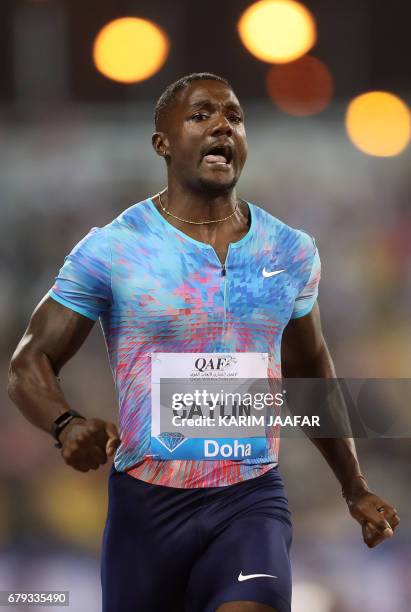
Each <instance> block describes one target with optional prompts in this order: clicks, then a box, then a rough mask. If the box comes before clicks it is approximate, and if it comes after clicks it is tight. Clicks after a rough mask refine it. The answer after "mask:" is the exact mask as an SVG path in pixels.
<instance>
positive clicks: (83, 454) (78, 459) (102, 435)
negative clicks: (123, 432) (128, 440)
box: [60, 418, 120, 472]
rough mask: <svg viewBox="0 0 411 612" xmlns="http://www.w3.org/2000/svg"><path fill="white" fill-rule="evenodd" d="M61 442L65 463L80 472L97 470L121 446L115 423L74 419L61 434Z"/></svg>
mask: <svg viewBox="0 0 411 612" xmlns="http://www.w3.org/2000/svg"><path fill="white" fill-rule="evenodd" d="M60 441H61V443H62V445H63V448H62V451H61V454H62V456H63V459H64V461H65V462H66V463H67V465H70V466H71V467H73V468H74V469H75V470H79V471H80V472H88V471H89V470H97V469H98V468H99V467H100V465H103V464H104V463H106V462H107V458H108V457H111V456H112V455H114V453H115V451H116V449H117V447H118V445H119V444H120V438H119V434H118V430H117V427H116V426H115V425H114V423H107V422H106V421H102V420H101V419H78V418H74V419H72V421H70V423H69V424H68V425H67V426H66V427H65V428H64V429H63V431H62V432H61V434H60Z"/></svg>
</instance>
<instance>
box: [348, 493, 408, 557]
mask: <svg viewBox="0 0 411 612" xmlns="http://www.w3.org/2000/svg"><path fill="white" fill-rule="evenodd" d="M345 497H346V501H347V504H348V508H349V511H350V514H351V516H352V517H353V518H354V519H355V520H356V521H358V523H360V525H361V528H362V536H363V540H364V542H365V544H366V545H367V546H368V547H369V548H374V546H377V545H378V544H380V543H381V542H383V541H384V540H387V539H388V538H392V536H393V535H394V531H395V529H396V528H397V527H398V525H399V523H400V519H399V517H398V514H397V510H396V509H395V508H394V507H393V506H392V505H391V504H390V503H389V502H387V501H385V500H384V499H382V498H381V497H379V496H378V495H374V493H371V491H369V490H367V489H365V490H364V489H363V490H361V489H360V490H358V489H357V491H355V490H354V491H352V492H350V493H349V494H348V495H346V496H345Z"/></svg>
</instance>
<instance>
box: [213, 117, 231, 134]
mask: <svg viewBox="0 0 411 612" xmlns="http://www.w3.org/2000/svg"><path fill="white" fill-rule="evenodd" d="M232 133H233V129H232V127H231V124H230V122H229V120H228V119H227V117H226V116H225V115H224V114H222V113H219V114H218V115H217V116H216V120H215V123H214V125H213V130H212V134H213V136H220V135H221V134H225V135H226V136H231V135H232Z"/></svg>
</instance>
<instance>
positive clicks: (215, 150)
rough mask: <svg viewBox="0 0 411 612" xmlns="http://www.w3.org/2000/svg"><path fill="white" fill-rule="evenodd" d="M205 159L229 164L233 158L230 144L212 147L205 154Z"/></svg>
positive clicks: (215, 162)
mask: <svg viewBox="0 0 411 612" xmlns="http://www.w3.org/2000/svg"><path fill="white" fill-rule="evenodd" d="M203 160H204V161H205V162H207V163H208V164H224V165H226V166H229V165H230V164H231V162H232V160H233V151H232V149H231V147H230V145H219V146H216V147H211V149H209V150H208V151H207V153H206V154H205V155H204V156H203Z"/></svg>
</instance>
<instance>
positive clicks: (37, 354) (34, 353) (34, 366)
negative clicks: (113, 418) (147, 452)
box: [8, 297, 118, 471]
mask: <svg viewBox="0 0 411 612" xmlns="http://www.w3.org/2000/svg"><path fill="white" fill-rule="evenodd" d="M93 325H94V321H92V320H91V319H88V318H87V317H84V316H82V315H80V314H78V313H76V312H74V311H72V310H70V309H69V308H66V307H64V306H62V305H61V304H59V303H58V302H56V301H55V300H53V299H52V298H50V297H45V298H44V299H43V300H42V301H41V302H40V304H39V305H38V306H37V308H36V309H35V311H34V313H33V315H32V317H31V319H30V323H29V326H28V328H27V330H26V332H25V333H24V335H23V338H22V339H21V341H20V342H19V344H18V346H17V348H16V350H15V352H14V354H13V357H12V360H11V363H10V369H9V386H8V392H9V396H10V398H11V399H12V400H13V402H14V403H15V404H16V405H17V406H18V408H19V410H20V411H21V412H22V414H23V415H24V416H25V417H26V418H27V419H28V420H29V421H30V423H32V424H33V425H35V426H36V427H39V428H40V429H42V430H44V431H46V432H50V430H51V426H52V423H53V421H54V420H55V419H56V418H57V417H58V416H59V415H60V414H63V413H64V412H66V411H67V410H69V409H70V406H69V405H68V403H67V401H66V399H65V397H64V395H63V392H62V390H61V388H60V385H59V382H58V380H57V375H58V373H59V372H60V369H61V368H62V367H63V366H64V364H65V363H67V361H68V360H69V359H70V358H71V357H73V355H75V353H76V352H77V351H78V350H79V348H80V347H81V346H82V344H83V342H84V341H85V339H86V338H87V336H88V334H89V333H90V331H91V329H92V327H93ZM83 439H84V440H85V441H83ZM60 440H61V441H62V443H63V458H64V459H65V461H66V462H67V463H69V464H70V465H72V466H73V467H75V468H76V469H79V470H80V471H87V469H90V468H92V469H96V467H98V465H100V463H103V462H105V460H107V454H112V452H111V450H112V451H113V452H114V450H115V447H116V446H117V444H118V434H117V430H116V428H115V425H113V424H112V423H104V421H101V420H100V419H87V420H84V421H83V420H81V419H73V420H72V421H71V423H70V424H69V425H68V426H67V427H66V428H65V429H64V430H63V432H62V433H61V436H60ZM108 442H110V443H111V444H110V445H108ZM86 446H87V450H85V449H86ZM106 446H107V447H108V448H105V447H106ZM94 447H96V448H94ZM90 449H94V450H92V452H91V451H90ZM99 449H100V450H99ZM79 450H80V451H81V452H79ZM103 451H110V452H108V453H107V452H103ZM103 454H104V456H103ZM86 455H87V457H86ZM88 457H89V458H88ZM103 459H104V461H103Z"/></svg>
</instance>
